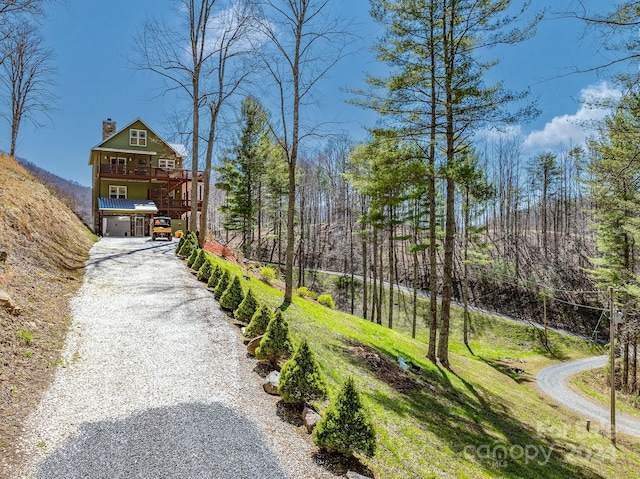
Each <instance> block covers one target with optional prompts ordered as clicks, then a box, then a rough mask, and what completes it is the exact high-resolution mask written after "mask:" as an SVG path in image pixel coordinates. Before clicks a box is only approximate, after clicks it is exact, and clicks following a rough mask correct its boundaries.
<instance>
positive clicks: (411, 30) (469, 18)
mask: <svg viewBox="0 0 640 479" xmlns="http://www.w3.org/2000/svg"><path fill="white" fill-rule="evenodd" d="M370 2H371V5H372V11H373V13H374V16H375V18H376V19H377V20H378V21H379V22H380V23H381V24H382V25H383V26H384V27H385V28H386V35H385V36H384V38H383V41H381V42H380V43H379V45H378V50H379V52H380V54H379V59H380V60H381V61H384V62H386V63H388V64H389V65H390V66H391V69H392V73H391V75H390V76H389V77H387V78H372V79H370V83H371V84H372V85H373V86H374V87H376V88H377V89H378V91H380V90H382V91H385V90H386V92H387V94H386V95H385V94H384V93H372V94H369V96H368V97H366V96H365V100H364V102H363V103H365V104H367V103H368V104H369V105H370V106H371V107H373V108H375V109H377V110H378V111H380V112H381V113H383V114H385V115H386V116H387V117H388V118H389V121H390V122H392V123H393V124H396V125H398V129H399V130H400V131H401V132H403V134H405V135H408V136H411V137H413V138H415V140H416V141H417V142H418V143H419V144H420V145H425V147H424V151H425V153H426V155H427V160H428V163H429V166H430V169H431V175H432V178H435V174H436V168H435V160H436V156H435V155H436V148H435V146H436V142H438V143H439V145H438V146H439V149H440V150H441V151H443V152H444V165H443V166H444V167H443V169H442V173H443V176H444V179H445V205H446V206H445V235H444V263H443V268H442V307H441V315H440V337H439V339H438V346H437V351H435V350H434V347H435V334H434V332H435V330H434V328H435V321H434V320H433V318H432V331H431V341H430V344H429V352H428V356H429V358H431V359H432V360H435V359H436V356H437V359H438V360H440V362H441V363H442V364H443V365H444V366H448V365H449V358H448V356H449V347H448V342H449V321H450V316H451V299H452V295H453V257H454V243H455V231H456V224H455V210H456V201H455V197H456V196H455V195H456V188H455V185H456V177H455V166H456V163H457V161H458V158H459V156H460V153H461V151H462V150H463V148H464V147H465V145H466V144H467V143H468V139H469V137H470V135H471V134H472V133H473V131H474V130H476V129H477V128H482V127H484V126H486V125H488V124H493V123H504V122H509V121H514V120H516V119H522V118H524V117H527V116H530V115H531V114H532V113H535V110H534V109H531V108H530V106H526V107H525V108H524V109H522V110H521V111H520V112H517V113H515V114H514V113H512V112H510V111H508V110H507V106H508V105H510V104H511V103H512V102H514V101H518V100H522V99H523V97H524V96H525V94H514V93H511V92H507V91H506V90H505V89H504V88H503V85H502V84H497V85H493V86H487V85H486V84H485V82H484V75H485V73H486V71H487V70H488V69H489V68H490V67H491V66H493V65H495V62H483V61H482V60H481V59H480V53H479V50H480V49H481V48H486V47H489V46H495V45H499V44H512V43H516V42H519V41H522V40H525V39H526V38H528V37H529V36H530V35H531V34H532V33H533V29H534V26H535V24H536V23H537V20H538V18H536V19H534V20H533V21H532V22H531V23H529V24H526V25H523V26H522V28H509V29H508V27H510V25H511V24H513V23H514V22H515V21H516V20H518V19H519V16H520V15H521V14H522V13H523V12H524V10H525V9H526V8H527V7H528V3H525V4H524V6H523V7H522V8H521V9H520V10H516V13H515V14H513V15H511V14H509V13H508V12H510V11H512V10H511V7H512V2H511V1H510V0H482V1H476V0H422V1H419V2H416V1H415V0H370ZM431 197H432V198H431V202H432V203H431V204H432V205H433V202H434V201H435V191H434V189H433V188H431ZM434 210H435V208H433V207H432V211H431V213H430V214H431V215H432V216H431V219H433V215H435V211H434ZM431 223H432V225H431V228H432V231H431V234H430V239H431V247H432V248H434V247H435V245H434V244H433V242H434V240H435V238H434V236H435V235H434V234H433V228H435V225H434V224H433V223H434V222H433V221H431ZM431 258H432V262H431V267H432V268H431V269H432V274H434V273H433V267H434V263H433V259H434V256H433V255H432V256H431ZM432 279H433V277H432ZM431 282H432V283H433V281H431ZM432 287H433V286H432ZM432 312H435V309H433V310H432ZM434 353H435V354H434Z"/></svg>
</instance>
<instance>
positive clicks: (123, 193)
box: [109, 185, 127, 199]
mask: <svg viewBox="0 0 640 479" xmlns="http://www.w3.org/2000/svg"><path fill="white" fill-rule="evenodd" d="M126 197H127V187H126V186H117V185H109V198H122V199H125V198H126Z"/></svg>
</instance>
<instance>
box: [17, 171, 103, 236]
mask: <svg viewBox="0 0 640 479" xmlns="http://www.w3.org/2000/svg"><path fill="white" fill-rule="evenodd" d="M18 163H20V165H22V166H23V167H24V168H25V169H26V170H28V171H29V172H30V173H31V174H32V175H33V176H35V177H36V178H39V179H40V180H42V181H43V182H44V183H45V184H46V185H47V186H48V187H49V188H51V189H52V190H53V191H55V193H56V196H58V197H59V198H60V199H61V200H62V202H63V203H64V204H66V205H67V206H68V207H69V208H70V209H71V211H73V212H74V213H75V214H77V215H78V216H79V217H80V218H81V219H82V221H84V223H85V224H87V225H91V224H92V223H91V188H89V187H87V186H82V185H81V184H79V183H76V182H75V181H69V180H66V179H64V178H61V177H60V176H58V175H54V174H53V173H50V172H49V171H47V170H45V169H43V168H40V167H39V166H36V165H34V164H33V163H31V162H30V161H27V160H25V159H22V158H18Z"/></svg>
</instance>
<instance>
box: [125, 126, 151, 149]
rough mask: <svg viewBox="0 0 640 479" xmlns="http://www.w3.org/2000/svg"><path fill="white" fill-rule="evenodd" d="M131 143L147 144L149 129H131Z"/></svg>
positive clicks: (133, 144)
mask: <svg viewBox="0 0 640 479" xmlns="http://www.w3.org/2000/svg"><path fill="white" fill-rule="evenodd" d="M129 144H130V145H131V146H147V130H133V129H131V130H129Z"/></svg>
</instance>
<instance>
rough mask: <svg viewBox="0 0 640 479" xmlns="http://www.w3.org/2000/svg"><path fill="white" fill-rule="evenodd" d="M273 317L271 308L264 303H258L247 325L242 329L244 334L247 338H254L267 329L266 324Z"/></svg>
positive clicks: (267, 324)
mask: <svg viewBox="0 0 640 479" xmlns="http://www.w3.org/2000/svg"><path fill="white" fill-rule="evenodd" d="M272 319H273V312H272V311H271V308H270V307H269V306H267V305H266V304H263V305H260V306H259V307H258V309H257V310H256V312H255V313H253V316H252V317H251V321H249V325H248V326H247V328H246V329H245V330H244V335H245V337H247V338H255V337H258V336H260V335H262V334H264V333H265V332H266V331H267V326H269V323H270V322H271V320H272Z"/></svg>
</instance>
